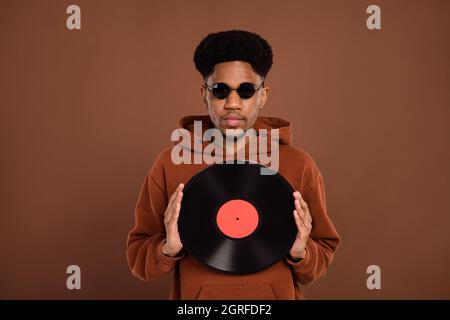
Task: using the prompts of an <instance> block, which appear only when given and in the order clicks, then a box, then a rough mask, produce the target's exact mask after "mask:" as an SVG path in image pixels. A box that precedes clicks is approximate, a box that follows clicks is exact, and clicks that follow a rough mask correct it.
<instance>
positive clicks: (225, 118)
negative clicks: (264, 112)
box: [201, 61, 269, 134]
mask: <svg viewBox="0 0 450 320" xmlns="http://www.w3.org/2000/svg"><path fill="white" fill-rule="evenodd" d="M262 81H263V78H262V77H261V76H260V75H258V74H257V73H256V72H254V71H253V69H252V66H251V65H250V64H249V63H247V62H242V61H229V62H222V63H218V64H216V65H215V67H214V72H213V73H212V74H211V75H210V76H209V77H208V79H206V84H207V85H208V86H209V88H212V87H213V86H214V84H216V83H219V82H222V83H225V84H227V85H228V86H229V87H230V88H232V89H236V88H238V87H239V85H240V84H241V83H244V82H250V83H252V84H253V85H254V86H255V88H258V87H259V86H260V85H261V83H262ZM201 95H202V99H203V102H204V103H205V105H206V108H207V110H208V113H209V116H210V118H211V121H212V122H213V123H214V126H215V127H216V128H218V129H219V130H220V131H222V132H223V133H224V134H225V130H226V129H243V130H247V129H249V128H252V127H253V124H254V123H255V121H256V118H258V115H259V111H260V110H261V109H262V108H263V107H264V104H265V103H266V101H267V97H268V95H269V87H266V86H264V87H260V88H259V90H257V91H256V92H255V94H254V95H253V96H252V97H251V98H249V99H242V98H241V97H240V96H239V94H238V93H237V91H236V90H232V91H231V92H230V94H229V95H228V97H226V98H225V99H218V98H216V97H214V95H213V94H212V92H210V91H209V90H208V89H207V88H206V87H204V86H202V87H201Z"/></svg>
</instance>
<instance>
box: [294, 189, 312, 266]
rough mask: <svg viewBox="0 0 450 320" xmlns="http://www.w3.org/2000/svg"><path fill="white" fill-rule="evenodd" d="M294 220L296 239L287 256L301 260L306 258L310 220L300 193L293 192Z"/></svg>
mask: <svg viewBox="0 0 450 320" xmlns="http://www.w3.org/2000/svg"><path fill="white" fill-rule="evenodd" d="M293 195H294V204H295V210H294V219H295V223H296V224H297V229H298V233H297V237H296V238H295V241H294V244H293V245H292V248H291V250H290V251H289V254H290V255H291V257H292V258H294V259H303V258H305V256H306V241H307V240H308V237H309V233H310V232H311V228H312V218H311V214H310V213H309V208H308V204H307V203H306V202H305V200H303V198H302V196H301V194H300V192H298V191H295V192H294V194H293Z"/></svg>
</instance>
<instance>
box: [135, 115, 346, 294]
mask: <svg viewBox="0 0 450 320" xmlns="http://www.w3.org/2000/svg"><path fill="white" fill-rule="evenodd" d="M195 120H201V121H202V124H203V130H205V129H208V128H213V127H214V125H213V124H212V122H211V120H210V118H209V116H208V115H201V116H188V117H184V118H182V119H181V120H180V121H179V127H180V128H184V129H187V130H189V131H190V132H191V133H194V121H195ZM275 128H277V129H279V150H278V152H279V169H278V172H279V173H280V174H281V175H282V176H283V177H284V178H286V180H287V181H288V182H289V183H290V184H291V186H292V188H293V189H294V190H298V191H300V193H301V195H302V196H303V198H304V200H305V201H306V203H307V204H308V207H309V210H310V213H311V216H312V221H313V222H312V230H311V233H310V235H309V239H308V241H307V243H306V257H305V258H304V259H303V260H301V261H300V262H294V261H292V260H290V259H289V258H288V257H285V258H284V259H282V260H281V261H279V262H277V263H275V264H274V265H272V266H271V267H269V268H267V269H265V270H263V271H260V272H258V273H254V274H249V275H231V274H225V273H222V272H218V271H215V270H213V269H211V268H209V267H207V266H204V265H202V264H201V263H199V262H197V261H196V260H194V259H193V258H192V257H191V256H190V255H189V254H188V253H187V252H186V251H185V250H184V249H183V250H182V251H181V252H180V254H179V255H178V256H176V257H169V256H166V255H164V254H163V253H162V250H161V247H162V245H163V242H164V240H165V228H164V211H165V209H166V206H167V203H168V199H169V197H170V196H171V195H172V193H173V192H174V191H175V189H176V188H177V186H178V185H179V183H184V184H186V183H187V182H188V181H189V179H190V178H191V177H192V176H193V175H195V174H196V173H198V172H199V171H201V170H203V169H205V168H206V167H208V166H209V165H208V164H205V163H203V164H174V163H173V162H172V160H171V151H172V148H173V146H170V147H168V148H166V149H165V150H163V151H162V152H161V153H160V154H159V155H158V156H157V158H156V159H155V161H154V163H153V165H152V167H151V168H150V170H149V171H148V173H147V176H146V177H145V179H144V182H143V185H142V187H141V191H140V195H139V198H138V201H137V205H136V208H135V219H136V220H135V222H136V223H135V226H134V228H133V229H132V230H131V231H130V233H129V235H128V239H127V245H128V250H127V258H128V264H129V267H130V269H131V271H132V273H133V274H134V275H135V276H136V277H138V278H139V279H141V280H145V281H150V280H154V279H157V278H160V277H162V276H164V275H167V274H169V273H171V272H173V281H172V285H171V291H170V297H169V298H170V299H304V296H303V294H302V292H301V285H305V284H307V283H310V282H312V281H314V280H316V279H318V278H320V277H322V276H324V275H325V273H326V270H327V268H328V266H329V265H330V263H331V262H332V260H333V256H334V252H335V251H336V249H337V247H338V245H339V243H340V237H339V235H338V233H337V232H336V230H335V228H334V226H333V224H332V222H331V220H330V218H329V217H328V214H327V209H326V199H325V189H324V181H323V178H322V175H321V173H320V171H319V169H318V167H317V165H316V164H315V162H314V160H313V159H312V158H311V156H310V155H309V154H308V153H306V152H304V151H302V150H300V149H298V148H295V147H293V146H292V145H291V142H292V133H291V125H290V123H289V122H287V121H285V120H282V119H279V118H274V117H259V118H258V119H257V121H256V122H255V125H254V129H256V130H257V132H258V130H259V129H268V131H267V133H268V136H270V132H271V131H270V129H275ZM191 137H192V141H191V142H192V145H193V143H194V139H197V141H198V139H201V137H199V136H195V135H194V134H192V135H191ZM258 139H259V136H258ZM177 143H178V142H176V144H177ZM207 145H208V142H203V143H202V148H204V147H206V146H207ZM185 147H186V148H187V150H189V151H190V152H192V153H193V152H194V150H193V149H192V148H189V146H188V145H186V146H185ZM246 150H247V151H248V148H247V149H246ZM245 154H246V155H247V153H245ZM258 159H259V156H258ZM181 205H183V203H181ZM199 205H201V204H199Z"/></svg>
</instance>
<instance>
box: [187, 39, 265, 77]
mask: <svg viewBox="0 0 450 320" xmlns="http://www.w3.org/2000/svg"><path fill="white" fill-rule="evenodd" d="M236 60H238V61H244V62H248V63H250V65H251V66H252V68H253V70H254V71H255V72H256V73H257V74H259V75H260V76H262V77H263V78H266V76H267V74H268V73H269V70H270V68H271V67H272V63H273V54H272V48H271V47H270V45H269V43H268V42H267V41H266V40H264V39H263V38H261V37H260V36H259V35H257V34H256V33H252V32H248V31H243V30H229V31H220V32H216V33H210V34H208V35H207V36H206V37H205V38H204V39H203V40H202V41H201V42H200V43H199V45H198V46H197V48H196V49H195V53H194V63H195V67H196V68H197V70H198V71H199V72H200V73H201V75H202V76H203V78H204V79H206V78H208V77H209V76H210V75H211V74H212V73H213V72H214V66H215V65H216V64H218V63H221V62H227V61H236Z"/></svg>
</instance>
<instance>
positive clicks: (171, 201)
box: [166, 183, 184, 214]
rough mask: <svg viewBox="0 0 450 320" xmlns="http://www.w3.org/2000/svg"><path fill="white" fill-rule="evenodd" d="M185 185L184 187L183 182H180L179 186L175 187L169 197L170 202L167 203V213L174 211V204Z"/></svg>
mask: <svg viewBox="0 0 450 320" xmlns="http://www.w3.org/2000/svg"><path fill="white" fill-rule="evenodd" d="M183 187H184V185H183V184H182V183H180V184H179V185H178V187H177V188H176V189H175V191H174V192H173V193H172V195H171V197H170V199H169V203H168V204H167V209H168V210H167V211H166V213H167V214H169V213H171V212H172V211H173V206H174V204H175V202H176V200H177V198H178V196H179V193H180V191H181V190H183Z"/></svg>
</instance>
